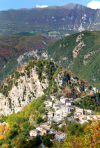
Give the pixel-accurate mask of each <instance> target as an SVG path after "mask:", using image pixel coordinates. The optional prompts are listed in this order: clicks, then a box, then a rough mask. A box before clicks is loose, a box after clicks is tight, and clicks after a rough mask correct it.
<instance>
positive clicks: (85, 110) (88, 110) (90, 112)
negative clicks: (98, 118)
mask: <svg viewBox="0 0 100 148" xmlns="http://www.w3.org/2000/svg"><path fill="white" fill-rule="evenodd" d="M84 113H85V115H87V114H89V115H91V114H92V113H93V111H92V110H90V109H84Z"/></svg>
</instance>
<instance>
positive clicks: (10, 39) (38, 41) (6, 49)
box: [0, 33, 55, 82]
mask: <svg viewBox="0 0 100 148" xmlns="http://www.w3.org/2000/svg"><path fill="white" fill-rule="evenodd" d="M26 35H28V34H27V33H22V34H20V35H11V36H1V37H0V82H1V80H2V79H3V78H5V77H7V76H5V74H7V75H9V74H11V73H13V72H14V71H15V70H16V69H17V65H18V61H16V60H17V58H18V57H19V56H20V55H22V54H24V53H26V52H30V51H33V52H34V51H36V50H37V49H41V48H45V47H47V46H48V45H50V44H52V43H53V42H54V41H55V40H53V39H51V38H46V37H44V36H42V35H30V34H29V35H28V36H26ZM30 55H31V54H30ZM33 58H34V57H32V59H33ZM12 61H13V62H12ZM26 62H27V61H26ZM3 67H5V68H6V69H3ZM2 70H3V71H2ZM10 71H11V72H10ZM9 72H10V73H9Z"/></svg>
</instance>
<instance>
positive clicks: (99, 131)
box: [62, 121, 100, 148]
mask: <svg viewBox="0 0 100 148" xmlns="http://www.w3.org/2000/svg"><path fill="white" fill-rule="evenodd" d="M99 147H100V121H99V122H98V123H95V124H92V125H89V124H87V126H86V128H85V129H84V133H83V134H81V135H79V133H78V134H77V133H76V134H75V136H68V138H66V139H65V141H64V144H63V146H62V148H99Z"/></svg>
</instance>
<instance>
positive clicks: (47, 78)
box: [0, 59, 89, 115]
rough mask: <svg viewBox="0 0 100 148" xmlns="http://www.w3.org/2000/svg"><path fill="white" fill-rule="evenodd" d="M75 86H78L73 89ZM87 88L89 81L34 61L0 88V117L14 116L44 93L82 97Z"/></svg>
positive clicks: (61, 69)
mask: <svg viewBox="0 0 100 148" xmlns="http://www.w3.org/2000/svg"><path fill="white" fill-rule="evenodd" d="M74 81H76V82H77V83H76V82H74ZM67 85H68V86H67ZM74 85H75V86H77V87H75V88H74ZM66 86H67V87H66ZM88 86H89V84H88V82H86V81H85V80H82V79H80V78H78V77H76V76H75V75H74V74H72V73H71V72H69V71H67V70H65V69H64V68H62V67H59V66H57V65H56V64H54V63H53V62H49V61H47V60H42V59H39V60H33V61H30V62H29V63H28V64H26V66H22V67H21V68H20V69H19V70H17V71H16V72H15V73H13V74H12V75H10V76H9V77H8V78H7V79H6V81H5V82H4V83H3V84H2V85H0V98H1V99H0V114H3V115H9V114H11V113H13V112H15V113H17V112H18V111H21V110H22V109H23V108H24V107H25V106H26V105H29V104H30V103H31V102H32V101H33V100H34V99H37V98H38V97H41V96H42V95H43V94H44V93H46V94H48V95H50V94H51V93H56V92H59V91H60V90H61V89H63V91H64V90H65V89H66V90H67V89H68V90H70V92H72V93H71V94H70V95H72V96H73V97H75V96H77V95H81V93H82V91H84V90H85V88H87V89H88Z"/></svg>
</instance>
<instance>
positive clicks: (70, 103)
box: [65, 101, 73, 106]
mask: <svg viewBox="0 0 100 148" xmlns="http://www.w3.org/2000/svg"><path fill="white" fill-rule="evenodd" d="M65 105H67V106H71V105H73V102H72V101H66V102H65Z"/></svg>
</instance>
